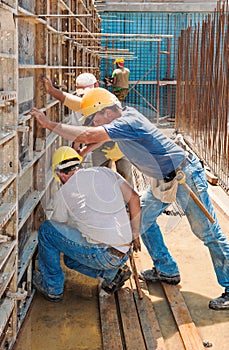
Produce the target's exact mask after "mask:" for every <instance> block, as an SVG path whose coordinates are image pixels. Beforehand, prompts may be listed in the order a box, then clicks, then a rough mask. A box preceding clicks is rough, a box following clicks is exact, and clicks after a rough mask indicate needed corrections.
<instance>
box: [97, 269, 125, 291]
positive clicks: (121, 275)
mask: <svg viewBox="0 0 229 350" xmlns="http://www.w3.org/2000/svg"><path fill="white" fill-rule="evenodd" d="M130 276H131V271H130V269H129V267H128V266H127V265H124V266H123V267H121V268H119V270H118V272H117V274H116V276H115V278H114V279H113V281H112V282H111V283H110V284H107V282H106V281H105V280H104V281H103V282H102V285H101V289H102V290H104V291H105V292H106V293H108V294H112V293H114V292H116V290H118V289H119V288H121V287H122V286H123V285H124V283H125V281H127V280H128V279H129V278H130Z"/></svg>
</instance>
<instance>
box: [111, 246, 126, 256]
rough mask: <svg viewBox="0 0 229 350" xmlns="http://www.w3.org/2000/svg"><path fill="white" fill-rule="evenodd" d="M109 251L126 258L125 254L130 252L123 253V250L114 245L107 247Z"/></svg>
mask: <svg viewBox="0 0 229 350" xmlns="http://www.w3.org/2000/svg"><path fill="white" fill-rule="evenodd" d="M107 252H109V253H111V254H113V255H116V256H118V257H119V258H124V256H125V255H127V253H128V252H126V253H123V252H121V251H120V250H118V249H115V248H114V247H109V248H107Z"/></svg>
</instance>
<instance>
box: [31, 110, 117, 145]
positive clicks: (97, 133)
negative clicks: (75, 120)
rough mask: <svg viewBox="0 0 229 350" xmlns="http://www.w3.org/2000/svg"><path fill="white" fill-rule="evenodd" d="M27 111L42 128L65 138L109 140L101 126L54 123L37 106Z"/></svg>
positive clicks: (95, 140)
mask: <svg viewBox="0 0 229 350" xmlns="http://www.w3.org/2000/svg"><path fill="white" fill-rule="evenodd" d="M29 113H30V114H31V115H32V116H33V117H35V118H36V120H37V121H38V123H39V124H40V126H41V127H42V128H45V129H48V130H50V131H53V132H54V133H56V134H57V135H59V136H62V137H63V138H64V139H66V140H69V141H75V142H79V143H84V144H89V143H97V142H102V141H109V140H110V137H109V135H108V133H107V132H106V131H105V129H104V128H103V127H102V126H96V127H88V126H75V125H67V124H61V123H56V122H53V121H51V120H49V119H48V117H47V116H46V115H45V114H44V113H43V112H41V111H39V109H37V108H32V109H31V110H30V112H29Z"/></svg>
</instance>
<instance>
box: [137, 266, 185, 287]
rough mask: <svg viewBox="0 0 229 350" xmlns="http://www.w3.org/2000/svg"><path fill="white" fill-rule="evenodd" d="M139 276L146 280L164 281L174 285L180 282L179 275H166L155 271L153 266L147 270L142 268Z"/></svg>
mask: <svg viewBox="0 0 229 350" xmlns="http://www.w3.org/2000/svg"><path fill="white" fill-rule="evenodd" d="M139 277H140V278H141V279H142V280H144V281H147V282H158V281H161V282H165V283H167V284H173V285H176V284H178V283H180V275H174V276H166V275H164V274H163V273H160V272H157V270H156V269H155V267H153V268H152V269H148V270H143V271H141V272H140V273H139Z"/></svg>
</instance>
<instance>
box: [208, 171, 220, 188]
mask: <svg viewBox="0 0 229 350" xmlns="http://www.w3.org/2000/svg"><path fill="white" fill-rule="evenodd" d="M205 174H206V177H207V180H208V182H209V183H210V184H212V185H217V184H218V177H217V176H215V175H214V174H212V173H211V172H210V171H209V170H207V169H205Z"/></svg>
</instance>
